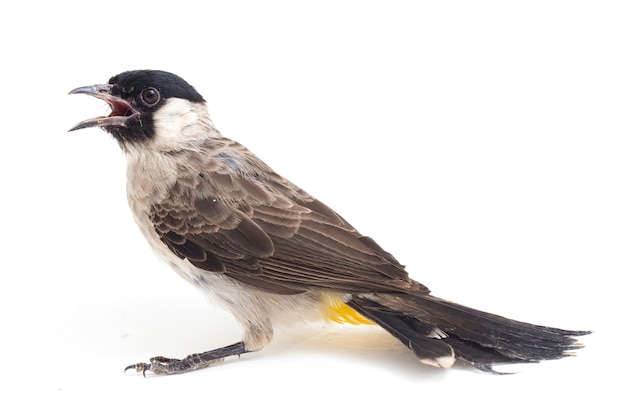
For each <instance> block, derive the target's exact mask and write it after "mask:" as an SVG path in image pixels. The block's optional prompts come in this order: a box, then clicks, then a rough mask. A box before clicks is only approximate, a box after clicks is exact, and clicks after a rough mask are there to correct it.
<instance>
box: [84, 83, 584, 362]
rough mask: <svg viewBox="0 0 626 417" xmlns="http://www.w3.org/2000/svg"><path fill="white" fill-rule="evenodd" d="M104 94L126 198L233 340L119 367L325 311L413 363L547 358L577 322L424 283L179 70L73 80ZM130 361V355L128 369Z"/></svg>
mask: <svg viewBox="0 0 626 417" xmlns="http://www.w3.org/2000/svg"><path fill="white" fill-rule="evenodd" d="M72 93H86V94H90V95H94V96H96V97H98V98H102V99H104V100H105V101H107V102H108V103H109V104H110V105H111V109H112V112H111V114H110V115H109V116H108V117H105V118H97V119H91V120H87V121H85V122H81V123H79V124H78V125H77V126H75V127H74V129H72V130H76V129H80V128H84V127H92V126H100V127H103V128H104V129H105V130H107V131H108V132H110V133H111V134H112V135H113V136H114V137H115V138H116V139H117V141H118V143H119V144H120V147H121V148H122V150H123V151H124V152H125V154H126V156H127V161H128V186H127V193H128V200H129V204H130V207H131V210H132V212H133V215H134V217H135V220H136V221H137V224H138V225H139V227H140V229H141V231H142V233H143V234H144V236H145V237H146V239H147V240H148V242H149V243H150V245H151V246H152V248H153V249H154V250H155V252H156V253H157V255H158V256H159V257H161V258H162V259H164V260H165V261H166V262H167V263H168V264H169V265H170V266H172V268H174V270H176V271H177V272H178V273H179V274H180V275H181V276H183V277H184V278H185V279H186V280H188V281H189V282H191V283H193V284H194V285H197V286H198V287H200V288H201V289H202V290H203V291H205V292H207V293H208V294H211V295H212V296H213V297H214V298H215V299H216V300H217V301H218V302H220V303H221V304H222V305H224V306H225V307H226V308H228V309H229V310H230V311H231V312H232V313H233V315H234V316H235V317H236V318H237V319H238V321H239V322H240V323H241V324H242V326H243V327H244V329H245V333H244V336H243V339H242V341H241V342H238V343H235V344H233V345H230V346H226V347H223V348H219V349H214V350H211V351H208V352H204V353H201V354H194V355H189V356H187V357H185V358H183V359H180V360H179V359H169V358H164V357H155V358H152V359H151V360H150V363H139V364H136V365H131V366H130V367H128V368H134V369H136V370H137V371H142V372H144V373H145V371H152V372H155V373H181V372H186V371H190V370H194V369H199V368H203V367H206V366H209V365H211V364H214V363H216V362H218V361H220V360H222V359H223V358H225V357H227V356H232V355H239V354H242V353H246V352H251V351H255V350H259V349H261V348H262V347H263V346H265V345H266V344H267V343H269V341H270V340H271V338H272V336H273V329H274V326H277V325H290V324H293V323H295V322H297V321H301V320H319V319H323V318H331V319H334V320H337V321H345V322H350V323H364V322H369V323H371V322H373V323H376V324H378V325H380V326H381V327H383V328H384V329H386V330H387V331H389V332H390V333H391V334H392V335H393V336H395V337H397V338H398V339H399V340H400V341H401V342H402V343H404V344H405V345H406V346H407V347H408V348H409V349H411V350H412V351H413V352H414V353H415V355H416V356H417V358H418V359H419V360H420V361H422V362H423V363H426V364H429V365H434V366H439V367H449V366H451V365H452V364H453V363H454V361H455V359H457V358H458V359H462V360H464V361H466V362H469V363H471V364H473V365H474V366H476V367H477V368H479V369H484V370H491V367H492V365H494V364H499V363H515V362H534V361H539V360H543V359H556V358H559V357H562V356H564V355H566V354H568V353H569V352H570V350H571V349H575V348H578V347H580V345H578V344H577V343H576V341H575V339H574V337H575V336H581V335H583V334H586V333H587V332H580V331H568V330H560V329H555V328H549V327H544V326H536V325H532V324H527V323H522V322H518V321H514V320H510V319H506V318H504V317H500V316H496V315H493V314H489V313H485V312H481V311H478V310H474V309H471V308H468V307H465V306H461V305H458V304H455V303H451V302H449V301H445V300H442V299H440V298H437V297H434V296H432V295H430V294H429V290H428V289H427V288H426V287H425V286H423V285H422V284H420V283H418V282H417V281H414V280H412V279H410V278H409V276H408V273H407V272H406V270H405V269H404V267H403V266H402V265H401V264H400V263H399V262H398V261H397V260H396V259H395V258H394V257H393V256H392V255H391V254H389V253H388V252H386V251H384V250H383V249H382V248H381V247H380V246H379V245H378V244H377V243H376V242H374V241H373V240H372V239H371V238H369V237H366V236H363V235H362V234H360V233H359V232H358V231H357V230H355V229H354V228H353V227H352V226H351V225H350V224H349V223H348V222H346V221H345V220H344V219H343V218H342V217H340V216H339V215H338V214H337V213H335V212H334V211H333V210H332V209H330V208H329V207H328V206H326V205H324V204H323V203H321V202H320V201H318V200H316V199H315V198H313V197H312V196H310V195H309V194H307V193H306V192H304V191H303V190H302V189H300V188H299V187H297V186H295V185H294V184H292V183H291V182H289V181H288V180H286V179H285V178H283V177H281V176H280V175H278V174H277V173H275V172H274V171H273V170H272V169H271V168H270V167H268V166H267V165H266V164H265V163H263V162H262V161H261V160H260V159H259V158H258V157H256V156H255V155H254V154H252V153H251V152H250V151H248V150H247V149H246V148H244V147H243V146H242V145H240V144H238V143H236V142H234V141H231V140H229V139H227V138H224V137H223V136H222V135H221V134H220V133H219V131H218V130H217V129H216V128H215V127H214V126H213V123H212V122H211V119H210V118H209V115H208V112H207V109H206V105H205V103H204V99H203V98H202V97H201V96H200V95H199V94H198V93H197V92H196V91H195V89H193V87H191V86H190V85H189V84H187V83H186V82H185V81H184V80H182V79H181V78H179V77H177V76H175V75H173V74H170V73H165V72H162V71H130V72H126V73H122V74H119V75H117V76H115V77H112V78H111V80H109V83H108V84H103V85H96V86H93V87H81V88H79V89H76V90H73V91H72ZM128 368H127V369H128Z"/></svg>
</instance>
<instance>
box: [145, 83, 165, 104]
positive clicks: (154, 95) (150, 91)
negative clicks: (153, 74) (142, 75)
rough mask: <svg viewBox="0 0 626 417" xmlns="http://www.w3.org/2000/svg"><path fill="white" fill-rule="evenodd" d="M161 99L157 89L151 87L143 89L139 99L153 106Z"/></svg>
mask: <svg viewBox="0 0 626 417" xmlns="http://www.w3.org/2000/svg"><path fill="white" fill-rule="evenodd" d="M160 99H161V94H159V90H157V89H156V88H153V87H149V88H146V89H144V90H143V91H142V92H141V101H143V102H144V103H145V104H146V105H148V106H154V105H155V104H157V103H158V102H159V100H160Z"/></svg>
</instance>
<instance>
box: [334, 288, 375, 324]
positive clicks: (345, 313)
mask: <svg viewBox="0 0 626 417" xmlns="http://www.w3.org/2000/svg"><path fill="white" fill-rule="evenodd" d="M322 303H323V305H324V318H325V319H326V320H329V321H334V322H337V323H348V324H375V323H374V322H373V321H371V320H369V319H367V318H365V317H363V316H362V315H361V314H360V313H358V312H357V311H355V310H353V309H352V308H351V307H349V306H348V305H347V304H346V303H344V302H343V300H342V299H341V297H339V296H338V295H335V294H324V295H323V296H322Z"/></svg>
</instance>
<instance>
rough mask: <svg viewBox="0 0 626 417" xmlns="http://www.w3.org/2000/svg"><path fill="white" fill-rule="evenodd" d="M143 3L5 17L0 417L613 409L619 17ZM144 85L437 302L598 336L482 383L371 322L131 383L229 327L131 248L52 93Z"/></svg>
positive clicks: (297, 334)
mask: <svg viewBox="0 0 626 417" xmlns="http://www.w3.org/2000/svg"><path fill="white" fill-rule="evenodd" d="M5 3H6V2H5ZM157 3H158V2H148V1H145V2H135V3H133V4H129V2H119V1H115V0H111V1H108V2H98V3H93V2H92V3H85V2H80V3H79V2H77V3H76V4H74V3H72V2H64V1H58V2H35V3H30V4H25V3H22V4H21V5H14V4H12V5H7V4H3V5H2V6H0V9H2V10H0V21H1V22H0V23H1V25H0V35H1V37H0V39H2V54H3V60H2V61H3V64H2V66H1V69H0V71H1V75H2V77H1V79H0V83H1V84H0V85H1V89H2V96H1V98H0V106H1V107H0V110H1V111H0V117H1V118H2V119H1V120H2V132H3V133H2V152H1V153H0V157H1V158H2V160H1V161H0V162H1V168H0V169H2V172H1V174H2V175H1V176H0V178H1V181H2V183H1V184H0V185H1V189H2V203H3V204H2V208H1V209H0V210H1V212H0V214H1V218H2V220H3V223H2V226H3V230H2V236H3V239H2V254H3V255H2V257H3V258H2V259H3V263H2V264H3V268H4V270H3V272H2V280H1V281H0V320H1V322H0V323H1V325H2V329H3V332H2V343H1V344H0V356H1V357H2V359H3V365H2V368H1V371H0V372H2V375H3V381H5V384H7V385H6V386H5V387H4V388H3V389H2V394H0V396H1V397H2V398H3V400H2V401H1V402H0V404H2V405H1V406H0V407H5V408H7V409H9V410H12V411H11V412H10V413H9V412H2V414H6V415H18V414H23V415H42V414H44V413H46V414H61V413H63V414H64V415H81V416H82V415H111V414H121V415H126V414H128V415H130V414H131V413H132V414H134V415H136V414H137V413H138V412H142V413H152V414H154V413H157V415H159V413H162V414H165V413H167V414H172V415H212V414H216V413H221V414H223V413H234V415H243V414H246V413H247V414H250V413H254V412H264V413H265V412H268V413H271V414H273V415H290V416H291V415H298V414H302V415H322V414H331V413H332V414H336V415H340V414H348V413H349V414H350V415H359V414H365V415H375V414H381V413H385V415H394V414H396V415H401V414H402V415H427V414H425V413H428V412H438V413H443V414H444V415H448V414H450V415H451V414H453V413H454V414H459V413H462V412H463V413H468V415H475V413H481V415H484V416H491V415H494V416H495V415H529V414H536V413H538V412H539V411H538V410H541V414H546V415H547V414H548V413H556V412H558V414H559V415H563V414H566V413H569V414H573V413H575V414H574V415H582V414H583V413H591V412H593V413H594V414H597V413H598V412H600V413H601V412H602V410H605V411H606V410H610V409H611V408H612V407H615V406H616V404H617V399H616V398H615V395H616V394H617V392H616V391H617V388H616V386H615V385H614V384H613V383H612V382H610V381H612V380H613V378H612V377H613V376H616V377H617V378H620V377H621V376H622V375H623V373H624V366H623V361H622V360H621V359H620V356H621V354H620V350H621V348H622V347H623V346H624V336H623V326H622V323H623V315H624V313H623V309H621V308H620V309H618V307H617V306H618V305H620V301H621V293H620V289H621V286H620V287H619V288H620V289H618V285H620V284H621V282H622V281H623V279H624V277H625V273H626V268H625V265H624V254H625V249H626V243H625V238H624V236H625V232H626V224H625V220H624V214H625V213H626V201H625V197H624V185H625V179H626V169H625V167H624V158H625V156H626V153H625V150H626V146H625V145H624V137H625V135H624V134H625V133H626V132H625V130H626V129H625V127H624V126H625V123H624V114H625V110H626V104H625V103H626V101H625V100H626V99H625V97H626V85H625V84H626V83H625V79H626V77H625V76H624V74H626V61H625V58H624V50H625V47H626V33H625V32H626V30H625V26H624V19H625V17H626V13H625V10H624V7H622V3H621V2H593V3H592V2H572V1H562V2H559V1H526V2H516V4H515V5H512V4H511V2H506V3H505V2H500V1H492V2H488V1H478V2H463V1H460V2H454V1H452V2H420V1H411V2H409V1H407V2H399V1H385V2H382V1H381V2H367V1H358V2H356V1H354V2H347V1H316V2H307V3H305V2H293V1H291V2H288V1H284V2H278V1H264V2H251V1H249V2H237V1H228V2H226V1H223V2H214V1H208V2H202V3H199V2H186V1H177V2H169V3H166V4H162V5H157ZM139 68H153V69H163V70H168V71H171V72H175V73H177V74H179V75H181V76H182V77H183V78H185V79H186V80H188V81H189V82H190V83H191V84H192V85H194V86H195V87H196V88H197V89H198V90H199V91H200V92H201V93H202V94H203V95H204V97H205V98H206V99H207V101H208V104H209V107H210V109H211V113H212V115H213V119H214V121H215V123H216V125H217V126H218V128H219V129H220V130H221V131H222V133H224V134H225V135H226V136H228V137H230V138H233V139H235V140H238V141H240V142H242V143H244V144H245V145H246V146H247V147H249V148H250V149H251V150H253V151H254V152H255V153H257V154H258V155H259V156H261V157H262V158H263V159H264V160H265V161H266V162H268V163H269V164H270V165H271V166H272V167H274V168H275V169H276V170H277V171H278V172H279V173H281V174H283V175H285V176H287V177H288V178H290V179H291V180H292V181H294V182H295V183H297V184H298V185H300V186H301V187H303V188H304V189H306V190H307V191H309V192H310V193H311V194H313V195H315V196H317V197H318V198H319V199H321V200H322V201H324V202H326V203H327V204H328V205H330V206H331V207H333V208H334V209H335V210H337V211H338V212H339V213H340V214H342V215H343V216H344V217H346V218H347V219H348V220H349V221H350V222H351V223H352V224H354V225H355V226H356V227H357V228H359V229H360V231H361V232H362V233H364V234H368V235H370V236H372V237H374V238H375V239H376V240H377V241H378V242H379V243H380V244H381V246H383V247H384V248H386V249H387V250H388V251H390V252H392V253H393V254H394V255H395V256H396V257H397V258H398V259H399V260H400V261H401V262H403V263H405V264H406V265H407V268H408V270H409V271H410V272H411V275H412V276H413V277H414V278H415V279H418V280H419V281H421V282H423V283H425V284H426V285H427V286H429V287H430V288H431V290H432V291H433V293H434V294H436V295H439V296H441V297H444V298H448V299H451V300H454V301H457V302H462V303H465V304H468V305H471V306H473V307H477V308H481V309H484V310H488V311H491V312H494V313H497V314H502V315H506V316H509V317H512V318H516V319H520V320H526V321H531V322H535V323H540V324H545V325H551V326H558V327H564V328H573V329H591V330H594V331H595V333H594V334H593V335H592V336H589V337H586V338H584V342H585V343H586V345H587V348H586V349H584V350H582V351H579V352H578V356H577V357H576V358H567V359H564V360H561V361H556V362H550V363H542V364H541V365H528V366H519V367H515V369H514V370H515V371H518V372H519V373H517V374H515V375H512V376H506V377H501V376H494V375H489V374H482V373H480V372H476V371H473V370H471V369H469V368H467V367H463V366H457V367H455V368H453V369H450V370H437V369H431V368H429V367H426V366H422V365H420V364H419V363H418V362H417V361H416V360H415V359H414V358H413V357H412V355H411V354H410V352H408V351H406V350H405V349H404V348H403V347H402V346H401V345H400V344H399V343H397V342H395V341H394V340H393V339H392V338H391V337H388V336H387V335H385V334H384V333H382V332H380V331H377V330H376V329H373V328H362V327H360V328H352V327H348V326H339V325H328V324H325V323H320V324H313V325H308V326H300V327H298V328H296V329H292V330H289V331H281V332H278V334H277V336H276V339H275V341H274V343H273V344H272V345H271V346H270V347H268V348H267V349H265V350H264V351H262V352H259V353H256V354H250V355H248V356H245V357H242V358H241V359H236V358H234V359H229V360H228V361H227V363H226V364H224V365H222V366H218V367H214V368H210V369H207V370H203V371H199V372H194V373H191V374H187V375H182V376H171V377H150V378H146V379H144V378H141V377H140V376H138V375H135V374H134V373H128V374H126V375H124V374H123V373H122V370H123V368H124V367H125V366H126V365H128V364H130V363H135V362H139V361H145V360H147V359H148V358H149V357H151V356H154V355H165V356H173V357H179V356H184V355H185V354H188V353H192V352H199V351H203V350H208V349H211V348H215V347H219V346H222V345H225V344H227V343H231V342H234V341H237V340H238V337H239V334H240V331H239V329H238V328H237V326H236V324H235V323H234V321H233V320H232V319H231V318H230V316H229V315H228V314H227V313H225V312H223V311H221V310H217V309H214V308H213V307H212V306H211V305H210V304H208V303H207V302H206V301H205V300H204V299H203V297H202V296H201V295H199V294H197V293H196V292H195V291H194V289H193V288H192V287H191V286H189V285H187V284H186V283H185V282H183V280H182V279H180V278H178V276H176V275H175V274H174V273H173V272H171V271H169V270H168V269H167V268H166V267H164V266H163V265H161V264H160V263H159V262H158V261H157V260H156V258H155V257H154V256H153V255H152V253H151V252H150V249H149V248H148V246H147V244H146V243H145V242H144V241H143V239H142V237H141V236H140V235H139V232H138V231H137V230H136V227H135V226H134V224H133V222H132V219H131V217H130V213H129V211H128V209H127V206H126V198H125V193H124V187H125V179H124V176H125V172H124V169H125V166H124V164H125V163H124V159H123V156H122V154H121V152H120V151H119V149H118V148H117V145H116V144H115V142H114V141H113V140H112V139H111V138H109V137H107V135H106V134H105V133H104V132H102V131H98V130H95V129H94V130H91V131H89V130H83V131H78V132H73V133H67V130H68V129H69V128H70V127H71V126H73V125H74V124H75V123H77V122H78V121H81V120H83V119H86V118H88V117H93V116H95V115H100V114H104V113H105V112H106V111H107V109H106V107H105V106H103V105H102V103H101V102H99V101H98V100H95V99H93V98H90V97H86V96H85V97H82V96H81V97H79V96H67V95H66V94H67V92H68V91H69V90H71V89H72V88H74V87H78V86H83V85H90V84H95V83H102V82H106V81H107V80H108V78H109V77H110V76H112V75H115V74H116V73H118V72H121V71H124V70H129V69H139ZM609 378H611V379H609ZM16 410H17V411H16ZM598 410H600V411H598Z"/></svg>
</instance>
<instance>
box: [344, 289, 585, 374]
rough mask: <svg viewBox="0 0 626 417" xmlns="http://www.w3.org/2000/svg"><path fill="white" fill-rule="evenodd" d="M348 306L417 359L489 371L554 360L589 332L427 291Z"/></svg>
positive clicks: (360, 300)
mask: <svg viewBox="0 0 626 417" xmlns="http://www.w3.org/2000/svg"><path fill="white" fill-rule="evenodd" d="M348 304H349V305H350V306H351V307H352V308H354V309H355V310H357V311H358V312H359V313H361V314H363V315H364V316H366V317H368V318H369V319H371V320H372V321H374V322H375V323H377V324H378V325H380V326H381V327H383V328H384V329H385V330H387V331H389V333H391V334H392V335H393V336H395V337H397V338H398V339H399V340H400V341H402V343H404V344H405V345H406V346H407V347H409V349H411V350H412V351H413V352H414V353H415V354H416V355H417V357H418V358H419V359H420V361H422V362H424V363H427V364H429V365H435V366H441V367H448V366H450V365H452V363H454V358H455V357H456V358H459V359H462V360H464V361H466V362H468V363H470V364H472V365H474V366H475V367H477V368H479V369H482V370H489V371H491V370H492V369H491V367H492V366H493V365H496V364H506V363H519V362H537V361H540V360H547V359H558V358H561V357H563V356H566V355H568V354H571V352H570V351H571V350H573V349H577V348H580V347H582V345H580V344H578V343H577V341H576V339H574V337H575V336H582V335H585V334H588V333H589V332H586V331H570V330H561V329H555V328H551V327H545V326H537V325H534V324H528V323H523V322H519V321H515V320H510V319H507V318H504V317H501V316H497V315H495V314H490V313H485V312H482V311H479V310H474V309H472V308H469V307H465V306H462V305H459V304H454V303H451V302H449V301H445V300H442V299H439V298H436V297H433V296H430V295H404V294H375V295H369V296H367V297H355V298H354V299H353V300H351V301H350V302H349V303H348Z"/></svg>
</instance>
